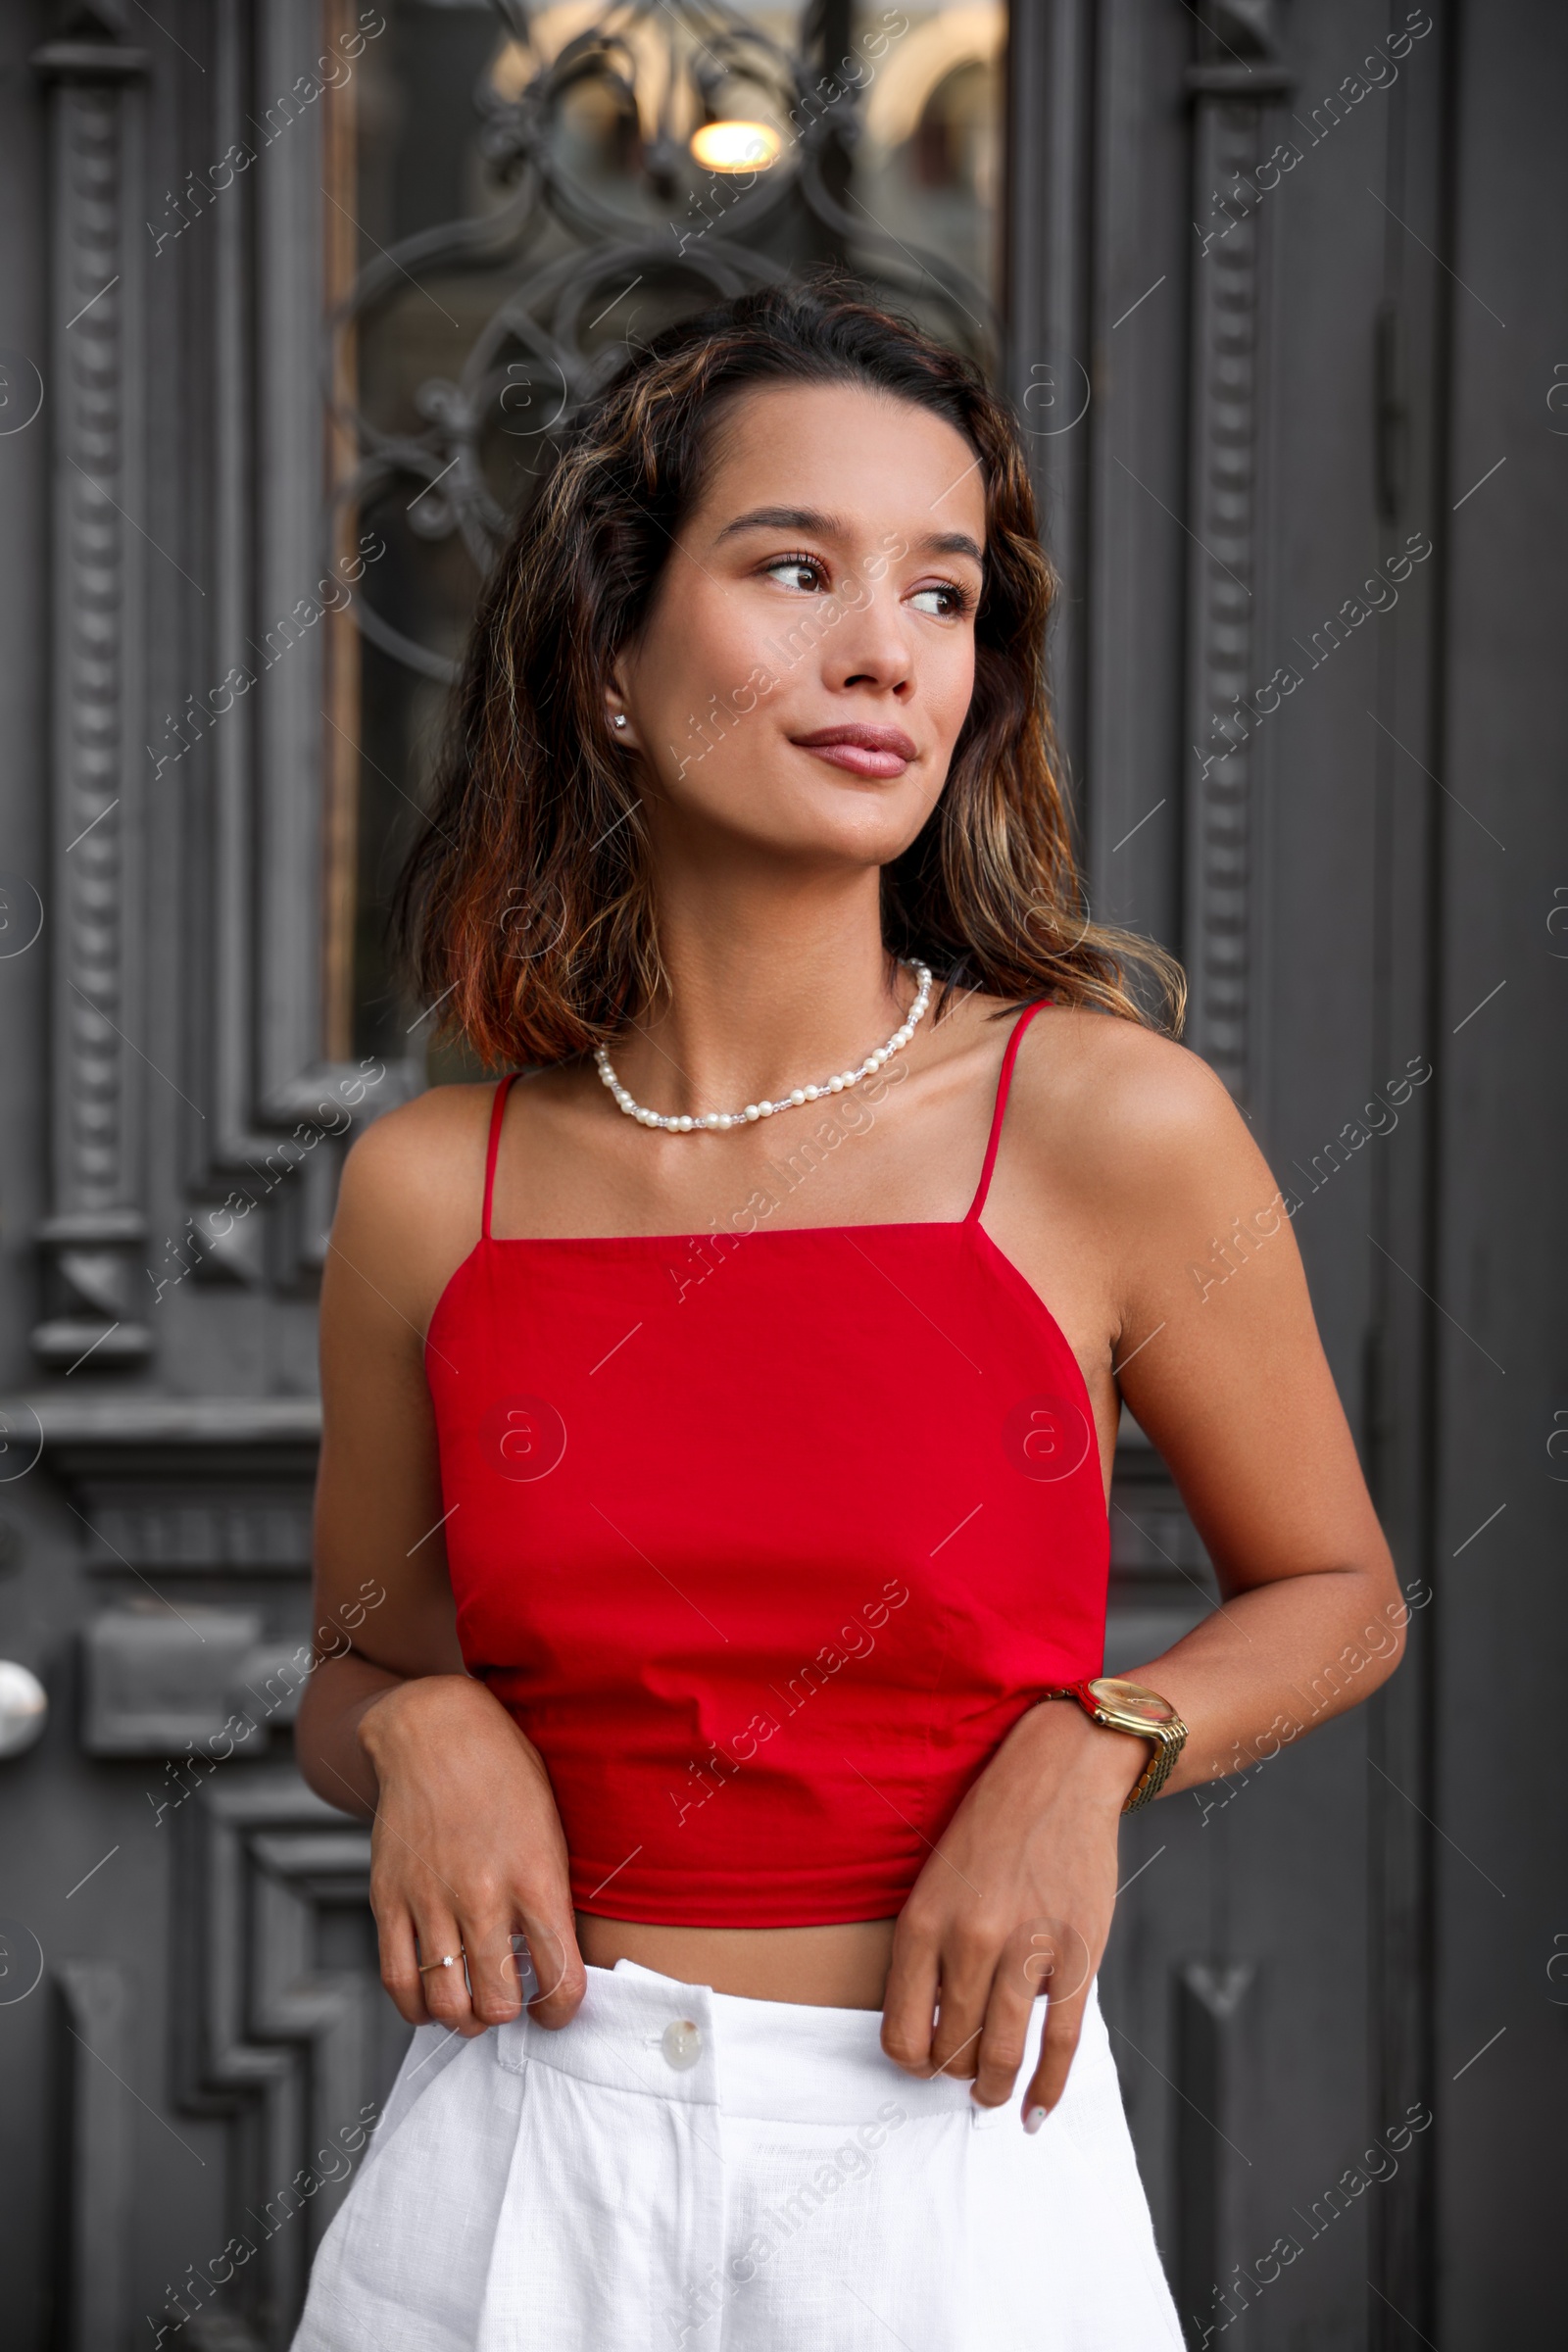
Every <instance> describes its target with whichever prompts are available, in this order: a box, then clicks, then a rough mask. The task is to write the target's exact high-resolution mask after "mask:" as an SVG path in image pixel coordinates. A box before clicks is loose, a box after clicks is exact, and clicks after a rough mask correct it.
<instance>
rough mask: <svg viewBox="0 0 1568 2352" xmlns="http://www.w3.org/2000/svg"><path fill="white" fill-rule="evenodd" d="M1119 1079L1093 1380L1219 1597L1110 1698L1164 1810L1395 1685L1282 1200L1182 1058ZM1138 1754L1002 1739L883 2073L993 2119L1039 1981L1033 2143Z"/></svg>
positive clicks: (919, 1958)
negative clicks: (1143, 1727) (925, 2083)
mask: <svg viewBox="0 0 1568 2352" xmlns="http://www.w3.org/2000/svg"><path fill="white" fill-rule="evenodd" d="M1115 1060H1116V1063H1117V1067H1116V1068H1115V1070H1114V1072H1113V1076H1114V1078H1115V1081H1116V1083H1114V1084H1112V1085H1111V1086H1110V1087H1109V1089H1108V1090H1105V1089H1103V1090H1102V1091H1101V1094H1100V1097H1099V1102H1100V1105H1101V1115H1100V1116H1099V1117H1097V1118H1096V1119H1095V1120H1094V1121H1093V1122H1092V1125H1093V1127H1094V1128H1095V1129H1097V1130H1098V1131H1099V1132H1098V1135H1097V1136H1096V1137H1095V1139H1094V1140H1093V1141H1092V1142H1091V1144H1090V1145H1089V1148H1088V1152H1087V1164H1086V1170H1085V1173H1086V1179H1087V1181H1088V1182H1089V1183H1090V1184H1091V1185H1092V1188H1093V1197H1094V1200H1095V1203H1096V1210H1095V1214H1096V1221H1097V1223H1098V1224H1099V1225H1100V1229H1101V1231H1102V1232H1103V1235H1104V1237H1105V1251H1106V1262H1107V1264H1108V1265H1109V1266H1110V1267H1111V1268H1112V1269H1113V1273H1112V1276H1111V1288H1110V1291H1109V1292H1108V1294H1107V1297H1108V1299H1109V1311H1108V1314H1107V1323H1108V1327H1109V1332H1110V1337H1111V1343H1112V1346H1111V1354H1110V1362H1111V1364H1112V1366H1122V1365H1124V1366H1125V1369H1124V1370H1121V1371H1120V1373H1119V1387H1120V1391H1121V1395H1122V1397H1124V1398H1125V1401H1126V1403H1127V1405H1128V1407H1129V1409H1130V1410H1131V1411H1132V1413H1133V1415H1134V1416H1135V1418H1136V1419H1137V1421H1138V1423H1139V1425H1140V1426H1141V1428H1142V1429H1143V1430H1144V1431H1145V1433H1146V1434H1147V1436H1148V1437H1149V1438H1150V1439H1151V1440H1152V1443H1153V1444H1154V1445H1155V1446H1157V1447H1158V1449H1159V1452H1160V1454H1161V1455H1162V1457H1163V1459H1164V1461H1165V1463H1166V1465H1167V1467H1168V1468H1169V1469H1170V1471H1171V1474H1172V1476H1173V1477H1174V1479H1175V1481H1176V1484H1177V1487H1178V1489H1179V1490H1180V1493H1181V1495H1182V1499H1183V1501H1184V1502H1185V1503H1186V1505H1187V1508H1188V1510H1189V1511H1190V1513H1191V1515H1192V1518H1193V1520H1194V1522H1195V1524H1196V1526H1197V1527H1198V1530H1199V1532H1200V1534H1201V1537H1202V1539H1203V1542H1204V1544H1205V1546H1206V1547H1207V1550H1208V1553H1209V1556H1210V1558H1211V1559H1212V1561H1213V1563H1214V1568H1215V1573H1216V1575H1217V1577H1218V1580H1219V1586H1220V1592H1221V1595H1222V1597H1221V1601H1220V1604H1219V1606H1218V1607H1217V1608H1215V1609H1214V1610H1213V1611H1212V1612H1211V1613H1210V1614H1209V1615H1208V1616H1207V1617H1205V1618H1204V1619H1203V1621H1202V1623H1201V1624H1200V1625H1199V1626H1198V1627H1197V1628H1196V1629H1195V1630H1194V1631H1193V1632H1192V1633H1190V1634H1188V1635H1186V1636H1185V1637H1184V1639H1183V1640H1181V1641H1180V1642H1176V1643H1175V1644H1174V1645H1173V1646H1172V1647H1171V1648H1170V1649H1168V1650H1166V1651H1165V1652H1164V1653H1163V1654H1162V1655H1161V1656H1159V1657H1157V1658H1151V1659H1150V1660H1148V1661H1147V1663H1145V1664H1143V1665H1141V1666H1139V1667H1136V1668H1134V1669H1132V1670H1131V1671H1130V1673H1129V1675H1128V1678H1127V1679H1129V1680H1131V1681H1133V1682H1138V1683H1143V1684H1146V1685H1147V1686H1148V1687H1149V1688H1151V1689H1152V1690H1154V1691H1158V1692H1159V1693H1160V1695H1161V1696H1162V1697H1164V1698H1167V1699H1168V1700H1169V1701H1170V1702H1171V1704H1172V1705H1173V1706H1174V1707H1175V1709H1176V1712H1177V1714H1178V1715H1179V1716H1180V1717H1181V1719H1182V1721H1183V1722H1184V1723H1185V1724H1186V1726H1187V1728H1188V1738H1187V1742H1186V1745H1185V1747H1184V1749H1183V1751H1182V1754H1181V1756H1180V1758H1179V1759H1178V1761H1177V1764H1176V1768H1175V1770H1174V1771H1173V1772H1172V1774H1171V1776H1170V1778H1169V1779H1168V1781H1167V1782H1166V1783H1165V1788H1164V1790H1163V1791H1162V1792H1161V1793H1162V1794H1169V1793H1173V1792H1175V1791H1177V1790H1179V1789H1190V1788H1192V1787H1194V1786H1195V1785H1197V1784H1199V1783H1201V1782H1203V1781H1209V1780H1214V1779H1217V1778H1219V1777H1221V1776H1222V1775H1225V1774H1228V1773H1234V1772H1237V1771H1239V1770H1241V1769H1242V1767H1243V1766H1244V1765H1245V1764H1247V1763H1249V1762H1250V1761H1253V1760H1256V1759H1258V1758H1260V1757H1264V1756H1267V1755H1272V1754H1275V1753H1277V1752H1278V1750H1279V1749H1280V1747H1282V1746H1283V1745H1285V1744H1288V1743H1289V1742H1290V1741H1292V1740H1296V1739H1297V1738H1299V1736H1300V1735H1301V1734H1303V1733H1305V1732H1306V1731H1308V1730H1310V1729H1312V1728H1314V1727H1315V1726H1316V1725H1317V1724H1319V1723H1323V1722H1326V1721H1327V1720H1328V1719H1329V1717H1330V1716H1332V1715H1336V1714H1340V1713H1342V1712H1343V1711H1344V1710H1345V1709H1346V1708H1348V1707H1351V1706H1354V1705H1356V1704H1357V1703H1358V1702H1359V1701H1360V1700H1361V1699H1363V1698H1366V1697H1368V1696H1370V1694H1371V1692H1372V1691H1375V1690H1376V1689H1377V1688H1378V1686H1379V1685H1380V1684H1381V1683H1383V1682H1385V1681H1386V1680H1387V1679H1388V1677H1389V1675H1390V1674H1392V1672H1393V1671H1394V1668H1395V1666H1396V1665H1397V1662H1398V1658H1399V1655H1400V1652H1401V1649H1402V1646H1403V1628H1404V1625H1405V1623H1406V1621H1407V1619H1408V1616H1409V1608H1408V1604H1407V1603H1406V1601H1405V1599H1404V1597H1403V1595H1402V1593H1400V1590H1399V1586H1398V1582H1397V1577H1396V1575H1395V1570H1394V1563H1393V1560H1392V1558H1391V1556H1390V1553H1389V1548H1388V1545H1387V1544H1386V1543H1385V1541H1384V1537H1383V1533H1382V1530H1381V1529H1380V1527H1379V1525H1378V1522H1377V1517H1376V1514H1375V1512H1374V1511H1373V1508H1372V1502H1371V1498H1370V1496H1369V1495H1368V1494H1367V1491H1366V1485H1365V1482H1364V1480H1363V1479H1362V1476H1361V1470H1360V1465H1359V1463H1358V1461H1357V1459H1356V1453H1355V1447H1354V1444H1353V1442H1352V1440H1351V1437H1350V1432H1349V1429H1348V1425H1347V1422H1346V1418H1345V1413H1344V1410H1343V1408H1342V1406H1341V1404H1340V1400H1339V1397H1338V1394H1337V1392H1336V1390H1335V1387H1334V1383H1333V1379H1332V1377H1331V1375H1330V1372H1329V1367H1328V1363H1327V1360H1326V1358H1325V1356H1324V1353H1323V1348H1322V1346H1321V1343H1320V1341H1319V1339H1318V1335H1317V1328H1316V1325H1315V1323H1314V1320H1313V1316H1312V1308H1311V1302H1310V1300H1309V1299H1308V1297H1307V1290H1306V1282H1305V1277H1304V1275H1303V1273H1302V1269H1301V1261H1300V1256H1299V1251H1298V1250H1297V1246H1296V1237H1295V1234H1294V1232H1293V1230H1292V1222H1291V1218H1292V1214H1293V1213H1294V1209H1295V1207H1297V1206H1299V1202H1297V1201H1295V1198H1294V1196H1291V1195H1289V1194H1287V1193H1285V1192H1284V1191H1283V1190H1282V1188H1281V1187H1280V1186H1278V1185H1277V1184H1276V1182H1275V1180H1274V1178H1273V1176H1272V1175H1271V1174H1270V1172H1269V1170H1268V1168H1267V1166H1266V1165H1265V1163H1264V1160H1263V1158H1262V1155H1261V1153H1260V1152H1258V1150H1257V1148H1256V1146H1255V1145H1254V1144H1253V1142H1252V1140H1251V1137H1250V1134H1249V1132H1248V1130H1247V1127H1246V1125H1245V1124H1244V1122H1243V1120H1242V1118H1241V1117H1240V1115H1239V1113H1238V1112H1237V1111H1236V1109H1235V1108H1234V1106H1233V1105H1232V1103H1231V1102H1230V1099H1229V1097H1228V1096H1227V1095H1226V1094H1225V1092H1224V1089H1223V1088H1222V1087H1221V1086H1220V1084H1219V1081H1218V1080H1217V1079H1215V1078H1213V1077H1212V1075H1211V1074H1210V1073H1209V1072H1208V1070H1207V1069H1206V1068H1205V1067H1204V1065H1203V1064H1201V1062H1199V1061H1197V1060H1196V1059H1195V1057H1194V1056H1192V1055H1190V1054H1185V1053H1182V1052H1181V1051H1180V1049H1177V1048H1174V1047H1171V1046H1169V1045H1166V1044H1164V1043H1162V1042H1161V1041H1158V1040H1152V1039H1143V1040H1141V1041H1139V1042H1138V1044H1137V1045H1136V1046H1135V1047H1133V1049H1132V1050H1131V1051H1130V1052H1128V1051H1125V1050H1122V1049H1119V1048H1118V1049H1117V1051H1116V1054H1115ZM1107 1096H1108V1103H1109V1107H1108V1108H1106V1107H1105V1104H1106V1102H1107ZM1091 1369H1092V1368H1091ZM1151 1754H1152V1748H1151V1746H1150V1743H1149V1742H1148V1741H1147V1740H1142V1739H1138V1738H1134V1737H1132V1736H1130V1735H1128V1734H1125V1733H1121V1732H1113V1731H1108V1730H1105V1729H1103V1728H1102V1727H1101V1726H1099V1725H1097V1724H1095V1723H1093V1722H1091V1720H1090V1719H1089V1717H1088V1716H1087V1715H1085V1714H1084V1713H1083V1712H1082V1711H1081V1710H1080V1709H1079V1708H1078V1707H1077V1706H1076V1705H1075V1704H1073V1703H1072V1702H1071V1701H1070V1700H1066V1701H1053V1702H1047V1703H1043V1704H1041V1705H1039V1706H1036V1707H1034V1708H1031V1709H1030V1711H1029V1712H1028V1713H1027V1714H1025V1715H1024V1716H1023V1717H1022V1718H1021V1719H1020V1720H1019V1722H1018V1723H1017V1724H1016V1725H1015V1726H1014V1727H1013V1730H1012V1731H1011V1732H1010V1733H1009V1735H1008V1737H1007V1739H1006V1740H1005V1741H1004V1742H1003V1744H1002V1746H1001V1748H1000V1749H999V1750H998V1752H997V1754H996V1756H995V1757H994V1758H993V1760H992V1762H991V1764H990V1765H989V1766H988V1767H987V1769H986V1771H985V1772H984V1773H982V1774H981V1775H980V1777H979V1778H978V1779H977V1780H976V1782H975V1783H974V1785H973V1786H972V1788H971V1789H969V1791H968V1792H967V1794H966V1795H965V1797H964V1799H963V1801H962V1803H961V1804H960V1805H959V1807H958V1808H957V1810H956V1813H955V1815H954V1817H953V1820H952V1821H951V1823H950V1824H949V1826H948V1829H947V1831H946V1832H945V1833H944V1835H943V1837H942V1838H941V1840H940V1843H939V1845H938V1847H937V1849H936V1851H935V1852H934V1853H933V1854H932V1856H931V1858H930V1859H929V1860H928V1862H927V1863H926V1865H925V1868H924V1870H923V1871H922V1873H921V1876H920V1878H919V1880H918V1882H917V1883H916V1885H915V1887H914V1888H913V1890H912V1892H911V1893H910V1896H909V1899H908V1902H907V1905H906V1907H905V1910H904V1912H903V1914H902V1915H901V1917H900V1921H899V1926H898V1930H897V1932H896V1936H895V1943H894V1953H893V1965H892V1969H891V1971H890V1975H889V1980H888V1991H887V1997H886V2000H885V2003H884V2022H883V2035H882V2038H883V2046H884V2048H885V2049H886V2050H887V2052H888V2055H889V2056H890V2057H893V2058H895V2059H897V2060H898V2061H899V2063H900V2064H901V2065H904V2066H906V2067H907V2068H908V2069H909V2071H911V2072H912V2073H915V2074H919V2075H926V2074H931V2073H935V2072H937V2071H944V2072H949V2073H953V2074H956V2075H959V2076H963V2077H967V2076H969V2075H971V2074H972V2075H974V2077H975V2079H976V2080H975V2089H974V2094H973V2095H974V2097H975V2098H976V2100H977V2101H978V2102H979V2103H980V2104H981V2105H984V2106H997V2105H1000V2104H1001V2103H1002V2102H1003V2101H1005V2099H1006V2098H1008V2097H1009V2096H1010V2095H1011V2092H1012V2088H1013V2084H1014V2082H1015V2079H1016V2076H1017V2073H1018V2070H1019V2067H1020V2065H1021V2062H1022V2057H1023V2051H1024V2038H1025V2034H1026V2032H1027V2029H1028V2025H1029V2021H1030V2016H1031V2012H1032V2006H1033V2000H1034V1996H1035V1994H1036V1993H1037V1992H1038V1991H1040V1990H1041V1989H1043V1988H1045V1987H1046V1986H1047V1985H1050V1986H1051V1987H1052V1988H1053V1989H1054V1997H1053V1998H1052V1999H1051V2002H1050V2006H1049V2009H1048V2013H1047V2022H1046V2031H1045V2034H1044V2037H1043V2043H1042V2048H1041V2056H1040V2064H1039V2066H1038V2068H1037V2070H1036V2072H1035V2075H1034V2078H1033V2080H1032V2081H1031V2082H1030V2083H1029V2085H1028V2087H1027V2089H1026V2091H1025V2094H1024V2100H1023V2112H1024V2116H1025V2120H1026V2123H1027V2122H1029V2119H1030V2118H1031V2117H1033V2118H1035V2119H1037V2121H1038V2120H1043V2114H1044V2112H1045V2111H1048V2110H1049V2109H1050V2108H1051V2107H1052V2106H1054V2104H1055V2102H1056V2100H1057V2099H1058V2098H1059V2097H1060V2095H1061V2092H1062V2089H1063V2087H1064V2086H1065V2083H1066V2079H1067V2072H1068V2069H1069V2067H1070V2065H1071V2063H1072V2057H1073V2053H1074V2051H1075V2050H1076V2047H1077V2043H1078V2035H1079V2032H1080V2030H1081V2027H1082V2022H1083V2013H1084V2007H1085V2004H1086V2002H1087V2000H1088V1997H1089V1987H1090V1984H1091V1982H1092V1980H1093V1977H1094V1974H1095V1972H1096V1970H1098V1968H1099V1965H1100V1960H1101V1955H1102V1953H1103V1949H1104V1944H1105V1939H1106V1936H1107V1934H1108V1932H1109V1927H1110V1917H1111V1911H1112V1907H1113V1904H1114V1898H1115V1888H1116V1849H1117V1828H1118V1824H1119V1820H1120V1814H1121V1807H1122V1804H1123V1803H1124V1801H1125V1799H1126V1797H1127V1795H1128V1793H1129V1791H1130V1790H1131V1789H1132V1788H1133V1786H1134V1784H1135V1783H1136V1782H1137V1780H1138V1779H1139V1777H1140V1775H1141V1774H1142V1772H1143V1770H1144V1767H1145V1765H1146V1764H1147V1763H1148V1761H1149V1758H1150V1756H1151ZM1156 1801H1157V1800H1156ZM938 2000H940V2015H939V2016H938V2018H937V2020H936V2025H935V2029H934V2031H933V2028H932V2010H933V2005H934V2004H935V2003H937V2001H938ZM1030 2128H1035V2126H1034V2125H1033V2124H1031V2125H1030Z"/></svg>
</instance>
